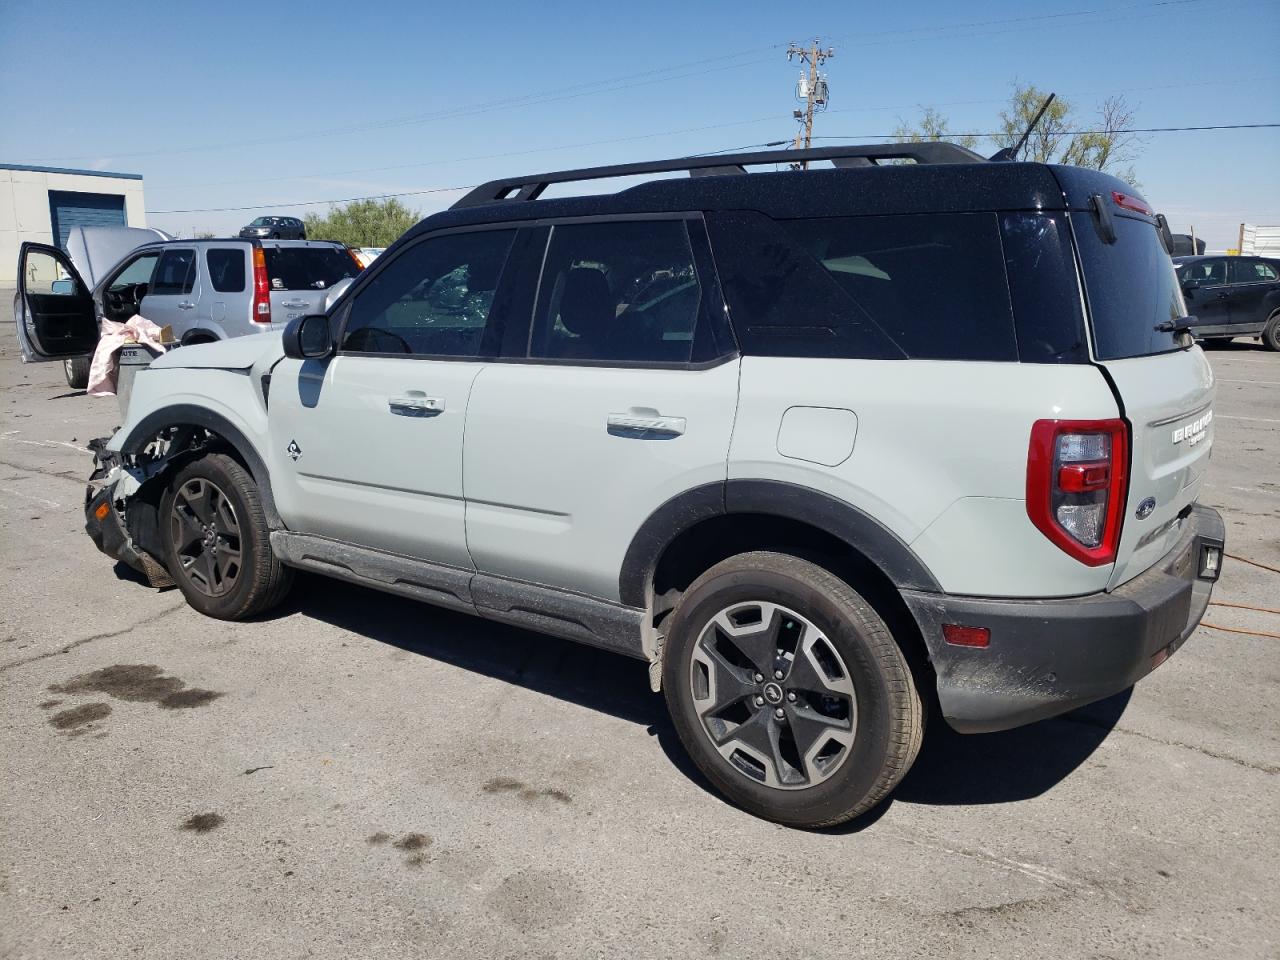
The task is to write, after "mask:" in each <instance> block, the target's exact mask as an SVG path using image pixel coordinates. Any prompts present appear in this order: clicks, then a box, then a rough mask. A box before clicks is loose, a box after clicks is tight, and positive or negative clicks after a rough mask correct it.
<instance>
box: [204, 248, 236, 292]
mask: <svg viewBox="0 0 1280 960" xmlns="http://www.w3.org/2000/svg"><path fill="white" fill-rule="evenodd" d="M244 261H245V251H244V250H243V249H242V248H240V247H222V248H217V247H213V248H210V249H208V250H206V251H205V265H206V266H207V267H208V268H209V282H210V283H211V284H213V289H215V290H217V291H218V292H219V293H243V292H244V285H245V267H244Z"/></svg>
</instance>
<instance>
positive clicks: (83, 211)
mask: <svg viewBox="0 0 1280 960" xmlns="http://www.w3.org/2000/svg"><path fill="white" fill-rule="evenodd" d="M49 218H50V220H52V222H53V239H54V241H55V242H56V243H57V244H58V246H59V247H61V248H62V249H63V250H65V249H67V237H69V236H70V235H71V228H72V227H123V226H124V225H125V219H124V197H122V196H120V195H118V194H110V193H77V192H73V191H71V190H50V191H49Z"/></svg>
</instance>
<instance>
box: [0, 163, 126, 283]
mask: <svg viewBox="0 0 1280 960" xmlns="http://www.w3.org/2000/svg"><path fill="white" fill-rule="evenodd" d="M50 190H72V191H76V192H78V193H107V194H115V195H118V196H123V197H124V215H125V220H126V222H127V223H128V225H129V226H131V227H145V226H146V225H147V213H146V201H145V199H144V197H143V190H142V181H141V180H133V179H129V178H126V177H98V176H90V175H85V174H76V173H48V172H45V171H38V170H9V169H5V168H4V167H0V288H3V289H12V288H13V287H14V286H15V285H16V284H17V280H18V248H19V247H20V246H21V244H22V243H24V242H25V241H28V240H31V241H35V242H36V243H53V242H54V238H53V222H52V218H51V217H50V214H49V191H50Z"/></svg>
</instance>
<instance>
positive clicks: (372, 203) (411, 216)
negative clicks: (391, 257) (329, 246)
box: [306, 197, 419, 247]
mask: <svg viewBox="0 0 1280 960" xmlns="http://www.w3.org/2000/svg"><path fill="white" fill-rule="evenodd" d="M418 219H419V217H418V214H417V213H416V212H414V211H413V210H410V209H409V208H408V207H406V206H405V205H404V204H403V203H401V202H400V201H399V200H397V199H396V198H395V197H390V198H388V199H386V200H352V201H351V202H350V203H348V204H346V205H345V206H341V207H331V208H330V209H329V212H328V213H327V214H326V215H325V216H323V217H322V216H320V215H319V214H318V213H309V214H307V216H306V224H307V239H309V240H336V241H338V242H339V243H345V244H346V245H347V246H349V247H386V246H390V245H391V243H392V242H393V241H395V240H396V239H398V238H399V236H400V235H401V234H402V233H404V232H405V231H406V230H408V229H409V228H410V227H411V226H413V225H414V224H415V223H417V222H418Z"/></svg>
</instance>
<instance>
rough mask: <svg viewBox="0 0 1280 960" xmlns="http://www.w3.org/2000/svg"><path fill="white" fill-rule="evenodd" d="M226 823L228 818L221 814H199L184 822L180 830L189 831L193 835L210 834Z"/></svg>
mask: <svg viewBox="0 0 1280 960" xmlns="http://www.w3.org/2000/svg"><path fill="white" fill-rule="evenodd" d="M224 823H226V818H225V817H224V816H223V815H222V814H220V813H197V814H195V815H194V816H191V817H188V818H187V819H186V820H184V821H182V824H181V825H180V826H179V827H178V829H179V830H188V831H190V832H191V833H208V832H209V831H210V830H216V829H218V827H220V826H222V825H223V824H224Z"/></svg>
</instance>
